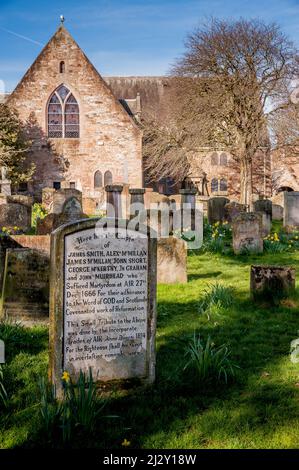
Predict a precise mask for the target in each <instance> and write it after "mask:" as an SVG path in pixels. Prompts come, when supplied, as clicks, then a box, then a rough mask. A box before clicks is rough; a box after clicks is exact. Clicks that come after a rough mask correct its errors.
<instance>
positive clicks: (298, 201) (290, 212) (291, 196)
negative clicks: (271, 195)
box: [283, 191, 299, 231]
mask: <svg viewBox="0 0 299 470" xmlns="http://www.w3.org/2000/svg"><path fill="white" fill-rule="evenodd" d="M283 225H284V227H285V228H286V229H287V230H288V231H291V230H293V229H298V228H299V192H297V191H291V192H287V191H286V192H285V193H284V217H283Z"/></svg>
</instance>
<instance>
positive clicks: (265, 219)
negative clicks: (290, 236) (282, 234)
mask: <svg viewBox="0 0 299 470" xmlns="http://www.w3.org/2000/svg"><path fill="white" fill-rule="evenodd" d="M254 211H255V212H258V213H260V214H262V224H263V236H264V237H266V236H267V235H269V233H270V232H271V226H272V201H270V200H269V199H258V200H257V201H255V202H254Z"/></svg>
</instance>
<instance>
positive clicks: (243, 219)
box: [232, 212, 263, 254]
mask: <svg viewBox="0 0 299 470" xmlns="http://www.w3.org/2000/svg"><path fill="white" fill-rule="evenodd" d="M232 232H233V249H234V253H235V254H241V253H245V252H252V253H262V252H263V235H262V215H261V214H259V213H256V212H245V213H242V214H240V215H238V216H237V217H236V218H235V219H234V221H233V230H232Z"/></svg>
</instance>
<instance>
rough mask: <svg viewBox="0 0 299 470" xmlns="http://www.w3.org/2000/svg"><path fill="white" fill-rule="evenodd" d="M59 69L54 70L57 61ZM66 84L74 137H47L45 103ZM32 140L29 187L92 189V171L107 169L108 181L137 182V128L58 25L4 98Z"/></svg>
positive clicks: (91, 191) (136, 184)
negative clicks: (75, 112) (75, 117)
mask: <svg viewBox="0 0 299 470" xmlns="http://www.w3.org/2000/svg"><path fill="white" fill-rule="evenodd" d="M61 61H64V63H65V72H64V73H60V62H61ZM61 84H64V85H66V86H67V87H68V88H69V89H70V90H71V92H72V93H73V95H74V96H75V98H76V100H77V102H78V104H79V109H80V137H79V138H63V139H60V138H59V139H48V138H47V105H48V100H49V98H50V96H51V94H52V93H53V91H54V90H55V89H56V88H57V87H58V86H59V85H61ZM8 104H9V105H11V106H13V107H15V108H16V109H17V110H18V112H19V115H20V118H21V119H22V121H23V122H24V123H25V126H26V133H27V137H28V138H29V139H32V141H33V148H32V152H31V154H30V156H29V160H30V161H33V162H34V163H35V164H36V172H35V175H34V179H33V185H34V191H35V192H36V193H38V194H40V192H41V189H42V188H43V187H53V182H56V181H61V187H69V185H70V183H71V182H75V183H76V188H77V189H79V190H81V191H83V192H84V193H85V194H86V195H93V194H94V173H95V172H96V171H97V170H100V171H101V172H102V175H103V177H104V173H105V171H107V170H109V171H111V173H112V175H113V183H129V184H130V185H131V186H132V187H141V186H142V185H143V181H142V155H141V153H142V144H141V137H142V134H141V131H140V129H139V128H138V126H137V125H136V124H135V123H134V122H133V120H132V119H131V118H130V117H129V116H128V115H127V113H126V112H125V110H123V109H122V107H121V105H120V104H119V103H118V101H117V100H116V99H115V97H114V96H113V94H112V92H111V91H110V89H109V88H108V87H107V85H106V84H105V82H104V81H103V79H102V78H101V77H100V76H99V75H98V73H97V72H96V70H95V69H94V67H93V66H92V65H91V63H90V62H89V61H88V60H87V58H86V57H85V55H84V54H83V52H82V51H81V49H80V48H79V47H78V46H77V44H76V43H75V42H74V41H73V39H72V38H71V36H70V35H69V34H68V33H67V31H66V30H65V29H64V28H63V27H62V28H60V29H59V30H58V32H57V33H56V35H55V36H54V37H53V38H52V40H51V41H50V42H49V43H48V45H47V46H46V47H45V49H44V50H43V51H42V53H41V54H40V56H39V57H38V58H37V60H36V62H35V63H34V64H33V66H32V67H31V68H30V69H29V71H28V72H27V74H26V75H25V77H24V79H23V80H22V81H21V82H20V84H19V85H18V87H17V88H16V90H15V91H14V92H13V93H12V95H11V96H10V97H9V99H8Z"/></svg>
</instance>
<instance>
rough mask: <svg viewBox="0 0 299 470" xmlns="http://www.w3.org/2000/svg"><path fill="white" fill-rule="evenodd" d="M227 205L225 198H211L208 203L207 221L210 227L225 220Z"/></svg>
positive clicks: (227, 201)
mask: <svg viewBox="0 0 299 470" xmlns="http://www.w3.org/2000/svg"><path fill="white" fill-rule="evenodd" d="M228 203H229V199H227V198H226V197H211V198H210V199H209V201H208V221H209V224H210V225H213V224H215V223H216V222H223V221H224V220H225V210H224V208H225V205H226V204H228Z"/></svg>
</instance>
